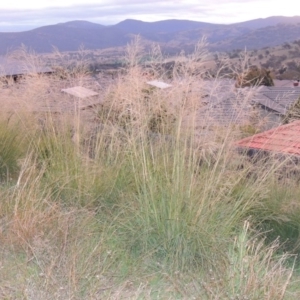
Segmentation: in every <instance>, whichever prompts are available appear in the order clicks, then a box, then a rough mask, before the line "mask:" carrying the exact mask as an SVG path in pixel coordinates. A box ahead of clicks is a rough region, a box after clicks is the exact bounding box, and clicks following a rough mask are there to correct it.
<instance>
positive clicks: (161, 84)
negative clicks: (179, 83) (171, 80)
mask: <svg viewBox="0 0 300 300" xmlns="http://www.w3.org/2000/svg"><path fill="white" fill-rule="evenodd" d="M147 84H149V85H152V86H155V87H157V88H160V89H166V88H169V87H171V86H172V85H171V84H168V83H165V82H163V81H158V80H152V81H147Z"/></svg>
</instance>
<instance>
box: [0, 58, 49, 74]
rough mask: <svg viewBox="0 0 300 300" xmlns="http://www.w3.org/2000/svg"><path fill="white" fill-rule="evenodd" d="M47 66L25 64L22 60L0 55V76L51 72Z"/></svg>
mask: <svg viewBox="0 0 300 300" xmlns="http://www.w3.org/2000/svg"><path fill="white" fill-rule="evenodd" d="M52 72H53V70H52V69H51V68H49V67H41V66H35V65H33V64H26V63H25V62H24V61H18V60H15V59H8V58H1V57H0V76H1V75H2V76H18V75H25V74H40V73H52Z"/></svg>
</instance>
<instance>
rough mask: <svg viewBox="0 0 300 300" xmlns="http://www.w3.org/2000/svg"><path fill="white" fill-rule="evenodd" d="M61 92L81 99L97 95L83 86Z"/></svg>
mask: <svg viewBox="0 0 300 300" xmlns="http://www.w3.org/2000/svg"><path fill="white" fill-rule="evenodd" d="M61 91H62V92H65V93H67V94H70V95H72V96H75V97H77V98H81V99H84V98H88V97H93V96H97V95H98V93H97V92H94V91H92V90H91V89H87V88H85V87H83V86H74V87H71V88H67V89H62V90H61Z"/></svg>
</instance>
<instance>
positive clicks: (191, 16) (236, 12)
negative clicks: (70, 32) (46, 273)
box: [0, 0, 300, 32]
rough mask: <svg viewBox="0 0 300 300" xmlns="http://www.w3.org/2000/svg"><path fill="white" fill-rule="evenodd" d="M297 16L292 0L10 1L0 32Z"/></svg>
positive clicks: (0, 12)
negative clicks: (74, 24) (80, 24)
mask: <svg viewBox="0 0 300 300" xmlns="http://www.w3.org/2000/svg"><path fill="white" fill-rule="evenodd" d="M295 15H300V4H299V3H298V4H297V1H295V0H148V1H145V0H11V1H7V0H6V1H5V0H4V1H3V0H2V1H1V2H0V32H9V31H10V32H11V31H25V30H30V29H33V28H37V27H40V26H45V25H52V24H57V23H62V22H67V21H73V20H86V21H90V22H94V23H99V24H102V25H113V24H116V23H118V22H121V21H123V20H125V19H136V20H142V21H146V22H154V21H159V20H166V19H184V20H194V21H200V22H208V23H218V24H231V23H238V22H243V21H248V20H253V19H258V18H266V17H269V16H295Z"/></svg>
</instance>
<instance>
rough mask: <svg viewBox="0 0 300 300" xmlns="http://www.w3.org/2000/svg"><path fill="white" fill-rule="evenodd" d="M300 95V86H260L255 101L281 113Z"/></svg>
mask: <svg viewBox="0 0 300 300" xmlns="http://www.w3.org/2000/svg"><path fill="white" fill-rule="evenodd" d="M299 97H300V87H266V86H263V87H260V88H259V89H258V90H257V93H256V95H255V97H254V98H253V101H254V102H256V103H259V104H261V105H262V106H264V107H267V108H269V109H271V110H273V111H275V112H277V113H279V114H282V115H284V114H285V113H286V111H287V110H288V109H289V108H290V107H291V105H293V104H294V103H295V102H296V101H297V100H298V99H299Z"/></svg>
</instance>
